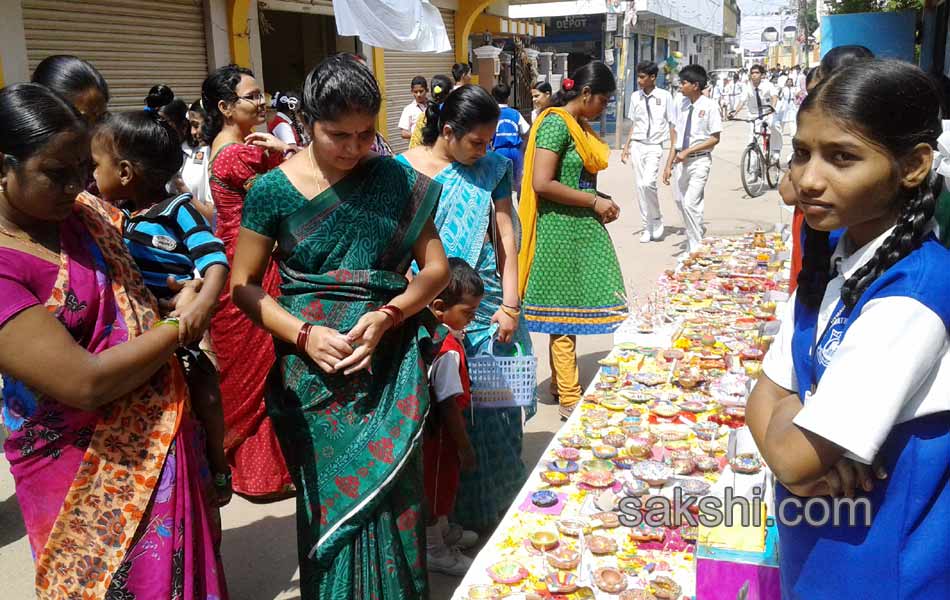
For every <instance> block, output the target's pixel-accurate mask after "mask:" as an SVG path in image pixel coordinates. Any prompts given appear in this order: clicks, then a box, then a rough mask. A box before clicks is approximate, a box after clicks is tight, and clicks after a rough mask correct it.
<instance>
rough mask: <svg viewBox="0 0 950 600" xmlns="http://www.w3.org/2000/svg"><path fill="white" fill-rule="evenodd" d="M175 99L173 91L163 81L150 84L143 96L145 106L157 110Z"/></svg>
mask: <svg viewBox="0 0 950 600" xmlns="http://www.w3.org/2000/svg"><path fill="white" fill-rule="evenodd" d="M174 99H175V92H173V91H172V89H171V88H170V87H168V86H167V85H165V84H164V83H160V84H158V85H155V86H152V89H150V90H149V91H148V96H146V97H145V106H147V107H148V108H151V109H152V110H158V109H160V108H161V107H163V106H165V105H166V104H168V103H169V102H171V101H172V100H174Z"/></svg>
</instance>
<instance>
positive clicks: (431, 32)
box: [333, 0, 452, 52]
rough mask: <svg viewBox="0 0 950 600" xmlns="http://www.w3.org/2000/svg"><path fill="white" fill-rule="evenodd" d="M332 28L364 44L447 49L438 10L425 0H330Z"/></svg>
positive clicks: (408, 49)
mask: <svg viewBox="0 0 950 600" xmlns="http://www.w3.org/2000/svg"><path fill="white" fill-rule="evenodd" d="M333 13H334V17H335V18H336V30H337V33H339V34H340V35H355V36H358V37H359V38H360V40H361V41H362V42H363V43H364V44H369V45H370V46H376V47H377V48H385V49H386V50H402V51H405V52H448V51H450V50H451V49H452V43H451V42H450V41H449V36H448V34H447V33H446V31H445V23H443V22H442V15H441V14H440V13H439V9H438V8H436V7H435V6H432V4H430V3H429V2H428V0H333Z"/></svg>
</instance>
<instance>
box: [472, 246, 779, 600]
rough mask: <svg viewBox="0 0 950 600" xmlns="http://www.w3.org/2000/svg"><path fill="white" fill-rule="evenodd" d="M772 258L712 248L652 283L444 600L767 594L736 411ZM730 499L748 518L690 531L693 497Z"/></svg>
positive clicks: (759, 473)
mask: <svg viewBox="0 0 950 600" xmlns="http://www.w3.org/2000/svg"><path fill="white" fill-rule="evenodd" d="M783 246H784V243H783V241H782V239H781V237H780V236H778V235H768V236H767V235H765V234H761V233H756V234H749V235H747V236H743V237H739V238H727V239H721V240H714V241H713V242H712V243H711V245H710V247H709V248H708V249H707V250H706V251H705V253H704V254H702V255H699V256H693V257H692V258H690V259H688V260H687V261H685V262H684V263H683V264H682V265H681V266H680V267H679V268H678V269H677V270H676V272H672V271H670V272H667V273H666V274H665V275H664V276H663V277H662V278H661V281H660V282H659V286H658V289H661V290H662V294H661V296H662V297H660V296H657V295H654V296H652V297H651V299H650V300H649V302H648V305H647V306H643V307H638V308H637V307H635V310H634V311H633V312H632V316H631V318H630V319H628V321H627V322H625V323H624V324H623V325H622V326H621V327H620V328H619V329H618V331H617V333H616V335H615V343H616V345H615V347H614V349H613V351H612V352H611V353H610V355H609V356H608V357H607V358H606V359H604V360H603V361H601V365H602V367H601V370H600V372H599V373H598V375H597V377H596V378H595V380H594V381H592V382H591V383H590V385H589V387H588V389H587V390H586V392H585V396H584V399H583V401H582V402H581V404H580V405H579V406H578V408H577V409H576V410H575V411H574V413H573V415H572V416H571V418H570V419H569V420H568V421H567V422H566V423H565V424H564V425H563V426H562V428H561V430H560V431H559V432H558V433H557V434H556V435H555V437H554V438H553V439H552V440H551V443H550V444H549V446H548V447H547V449H546V450H545V452H544V454H543V456H542V458H541V460H540V461H539V463H538V464H537V465H535V467H534V469H533V470H532V471H531V474H530V475H529V476H528V479H527V481H526V482H525V484H524V486H523V487H522V489H521V491H520V492H519V493H518V496H517V497H516V499H515V501H514V503H513V504H512V506H511V507H510V508H509V510H508V512H507V514H506V515H505V517H504V519H503V521H502V523H501V524H500V525H499V527H498V528H497V529H496V530H495V532H494V534H493V535H492V536H491V538H490V539H489V540H488V542H487V544H486V545H485V546H484V548H483V550H482V551H481V552H480V553H479V555H478V556H477V557H476V558H475V560H474V563H473V565H472V568H471V569H470V570H469V572H468V573H467V575H466V576H465V578H464V579H463V580H462V582H461V584H460V585H459V587H458V588H457V590H456V593H455V595H454V599H455V600H466V599H469V598H472V599H476V598H519V597H532V598H533V597H541V598H551V597H557V598H570V599H574V598H578V599H580V598H617V597H620V598H625V599H634V598H644V599H647V598H672V599H679V598H684V597H685V598H692V597H695V596H696V595H697V588H699V589H700V590H702V593H701V594H700V597H706V596H708V595H709V592H708V590H710V589H714V590H716V591H717V592H721V597H723V598H727V597H728V598H736V597H737V595H738V592H739V590H740V589H745V593H746V594H747V597H748V598H750V599H751V598H768V597H769V596H770V595H771V594H773V593H775V592H777V587H776V586H777V581H778V578H777V568H776V562H775V533H774V529H773V530H769V529H768V528H767V526H766V515H767V514H769V509H768V507H769V506H770V504H771V489H772V485H771V475H770V473H769V472H768V470H767V468H765V467H764V465H762V463H761V461H760V459H759V458H758V455H757V454H756V452H755V445H754V443H753V441H752V439H751V435H750V434H749V432H748V429H747V428H745V427H744V410H745V401H746V399H747V396H748V392H749V390H750V389H751V386H752V384H753V383H754V378H755V377H756V376H757V375H758V373H759V371H760V369H761V359H762V356H763V355H764V351H765V350H766V349H767V346H768V344H769V343H770V341H771V336H770V335H768V334H766V333H764V332H774V330H775V325H776V322H775V317H774V314H775V312H776V309H777V308H778V305H777V303H776V302H774V301H772V300H771V297H772V290H775V289H782V288H783V286H784V285H785V282H783V274H784V273H786V271H785V269H784V264H783V263H782V262H781V261H780V260H778V258H779V257H780V256H781V255H780V253H781V252H782V250H783ZM765 247H768V248H772V249H773V250H765ZM786 277H787V275H786ZM658 313H659V316H658ZM773 335H774V334H773ZM730 497H733V498H741V499H742V500H743V501H745V502H746V504H747V510H746V515H748V516H746V517H745V520H746V521H751V522H748V523H741V522H739V521H742V520H743V519H737V520H736V522H734V523H729V524H728V525H730V526H726V525H723V524H714V523H707V522H703V523H702V524H701V525H700V526H698V527H697V526H694V524H693V520H695V519H693V518H690V517H689V516H688V515H689V514H693V515H695V514H696V512H697V511H696V503H698V502H699V500H700V499H702V500H703V501H704V502H706V503H714V499H719V500H720V501H723V502H725V501H727V499H728V498H730ZM689 500H691V501H692V502H689ZM680 505H686V508H684V509H683V510H677V509H676V507H678V506H680ZM671 507H672V509H671ZM708 508H709V506H707V507H704V508H703V511H702V515H703V516H704V517H706V518H708V519H712V518H713V517H715V516H716V511H715V510H712V509H709V510H707V509H708ZM686 509H688V510H689V513H688V512H685V511H686ZM737 511H738V512H737ZM725 512H729V511H727V510H726V511H724V510H720V511H719V513H720V514H723V515H724V513H725ZM741 513H742V510H741V505H740V508H739V509H734V510H733V511H732V514H733V515H734V516H737V517H740V516H742V515H741ZM753 517H756V518H753ZM651 519H653V520H651ZM706 525H709V526H708V527H707V526H706ZM767 534H768V535H767ZM697 550H698V551H697ZM697 561H699V562H700V567H701V568H700V569H698V570H697ZM697 573H698V574H699V577H697ZM732 588H735V589H732ZM730 594H731V595H730Z"/></svg>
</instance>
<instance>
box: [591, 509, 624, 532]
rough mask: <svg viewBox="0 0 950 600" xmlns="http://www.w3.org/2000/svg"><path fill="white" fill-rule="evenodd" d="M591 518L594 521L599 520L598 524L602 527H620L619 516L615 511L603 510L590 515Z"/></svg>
mask: <svg viewBox="0 0 950 600" xmlns="http://www.w3.org/2000/svg"><path fill="white" fill-rule="evenodd" d="M591 518H592V519H593V520H595V521H599V522H600V526H601V527H603V528H604V529H615V528H617V527H620V517H618V516H617V513H613V512H607V511H604V512H599V513H595V514H593V515H591Z"/></svg>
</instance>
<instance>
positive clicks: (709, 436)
mask: <svg viewBox="0 0 950 600" xmlns="http://www.w3.org/2000/svg"><path fill="white" fill-rule="evenodd" d="M693 432H694V433H695V434H696V437H698V438H699V439H701V440H714V439H716V438H717V437H719V423H714V422H713V421H700V422H699V423H696V424H695V425H693Z"/></svg>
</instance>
